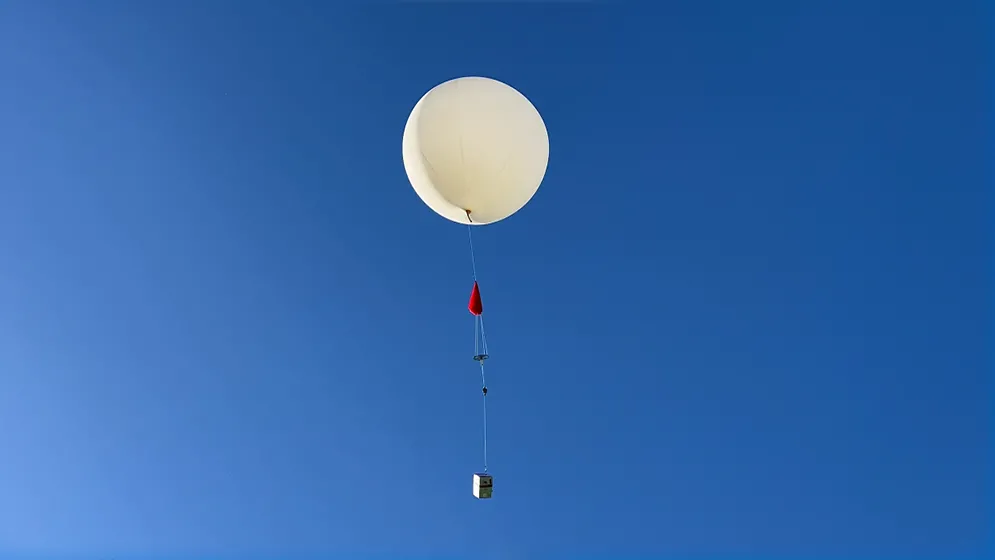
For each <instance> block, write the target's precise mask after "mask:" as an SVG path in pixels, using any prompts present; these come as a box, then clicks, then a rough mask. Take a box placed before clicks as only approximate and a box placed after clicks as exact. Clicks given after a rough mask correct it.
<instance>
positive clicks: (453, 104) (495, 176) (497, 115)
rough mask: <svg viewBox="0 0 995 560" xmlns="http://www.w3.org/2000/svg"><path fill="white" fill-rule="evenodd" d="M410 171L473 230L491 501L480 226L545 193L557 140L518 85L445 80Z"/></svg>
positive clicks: (481, 494) (425, 109) (429, 98)
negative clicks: (477, 244)
mask: <svg viewBox="0 0 995 560" xmlns="http://www.w3.org/2000/svg"><path fill="white" fill-rule="evenodd" d="M401 145H402V146H401V151H402V156H403V158H404V170H405V172H406V173H407V175H408V180H409V181H410V182H411V186H412V187H413V188H414V189H415V193H417V194H418V197H419V198H421V200H422V202H424V203H425V204H426V205H427V206H428V207H429V208H431V209H432V210H434V211H435V212H436V213H437V214H439V215H440V216H442V217H443V218H446V219H448V220H451V221H453V222H456V223H458V224H463V225H466V226H467V232H468V237H469V241H470V265H471V270H472V271H473V289H472V291H471V293H470V302H469V304H468V306H467V308H468V309H469V311H470V313H471V314H472V315H473V317H474V352H473V359H474V360H475V361H477V362H478V363H479V364H480V382H481V392H482V393H483V404H484V406H483V409H484V429H483V450H484V465H483V471H481V472H477V473H474V475H473V495H474V497H476V498H478V499H486V498H490V497H491V494H492V491H493V477H492V476H491V474H490V473H489V472H488V470H487V379H486V377H485V375H484V362H485V361H486V360H487V358H488V357H489V356H488V354H487V339H486V336H485V335H484V318H483V312H484V307H483V302H482V300H481V297H480V288H479V285H478V284H477V265H476V258H475V256H474V254H473V227H474V226H484V225H488V224H493V223H495V222H499V221H501V220H503V219H505V218H507V217H509V216H511V215H512V214H514V213H515V212H518V211H519V210H521V209H522V208H523V207H524V206H525V205H526V204H527V203H528V202H529V200H531V199H532V197H533V196H534V195H535V193H536V191H538V190H539V184H540V183H542V179H543V176H545V174H546V166H547V164H548V163H549V136H548V134H547V132H546V125H545V123H543V120H542V117H541V116H540V115H539V111H537V110H536V108H535V106H533V105H532V103H531V102H530V101H529V100H528V99H527V98H526V97H525V96H524V95H522V94H521V93H519V92H518V91H517V90H516V89H515V88H513V87H511V86H509V85H507V84H505V83H502V82H499V81H497V80H494V79H491V78H482V77H465V78H456V79H453V80H449V81H447V82H443V83H441V84H439V85H437V86H435V87H434V88H432V89H431V90H429V91H428V93H426V94H425V95H424V96H422V98H421V99H420V100H419V101H418V103H417V104H415V107H414V109H412V110H411V115H410V116H409V117H408V122H407V124H406V125H405V127H404V136H403V139H402V142H401Z"/></svg>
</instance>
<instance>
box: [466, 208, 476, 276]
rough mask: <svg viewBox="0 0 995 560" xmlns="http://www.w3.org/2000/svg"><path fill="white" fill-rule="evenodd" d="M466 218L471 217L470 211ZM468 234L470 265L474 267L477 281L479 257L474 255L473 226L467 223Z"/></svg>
mask: <svg viewBox="0 0 995 560" xmlns="http://www.w3.org/2000/svg"><path fill="white" fill-rule="evenodd" d="M466 218H467V219H468V220H469V219H470V213H469V212H467V213H466ZM466 235H467V238H469V239H470V265H471V266H472V267H473V281H474V282H476V281H477V257H475V256H474V255H473V226H471V225H470V224H467V225H466Z"/></svg>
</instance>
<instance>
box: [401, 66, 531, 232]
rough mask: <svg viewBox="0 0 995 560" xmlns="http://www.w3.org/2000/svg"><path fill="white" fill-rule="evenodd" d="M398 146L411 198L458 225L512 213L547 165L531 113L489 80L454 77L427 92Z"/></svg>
mask: <svg viewBox="0 0 995 560" xmlns="http://www.w3.org/2000/svg"><path fill="white" fill-rule="evenodd" d="M401 144H402V154H403V157H404V170H405V171H406V172H407V174H408V180H409V181H411V186H412V187H414V189H415V192H416V193H417V194H418V196H419V198H421V199H422V201H423V202H424V203H425V204H427V205H428V207H429V208H431V209H432V210H434V211H435V212H436V213H438V214H439V215H441V216H442V217H444V218H448V219H450V220H452V221H454V222H458V223H461V224H467V223H472V224H474V225H485V224H490V223H494V222H497V221H499V220H503V219H505V218H507V217H508V216H511V215H512V214H514V213H515V212H517V211H518V210H520V209H521V208H522V207H523V206H525V204H526V203H528V201H529V200H531V199H532V196H533V195H535V193H536V191H537V190H538V189H539V183H541V182H542V178H543V176H544V175H545V174H546V164H547V163H548V162H549V136H548V135H547V134H546V125H545V124H544V123H543V122H542V117H541V116H539V112H538V111H537V110H536V108H535V107H534V106H533V105H532V103H531V102H529V100H528V99H526V98H525V96H524V95H522V94H521V93H519V92H518V91H517V90H515V89H514V88H512V87H511V86H508V85H506V84H504V83H502V82H499V81H497V80H492V79H490V78H478V77H468V78H457V79H455V80H449V81H448V82H444V83H442V84H439V85H438V86H435V87H434V88H432V89H431V90H429V92H428V93H426V94H425V95H424V96H423V97H422V98H421V100H419V101H418V103H417V104H416V105H415V108H414V109H412V111H411V115H410V116H409V117H408V122H407V124H406V125H405V127H404V138H403V140H402V142H401ZM467 212H469V213H470V216H469V219H467Z"/></svg>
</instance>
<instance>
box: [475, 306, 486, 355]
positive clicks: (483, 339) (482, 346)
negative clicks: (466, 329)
mask: <svg viewBox="0 0 995 560" xmlns="http://www.w3.org/2000/svg"><path fill="white" fill-rule="evenodd" d="M477 321H478V322H479V323H480V349H481V350H482V353H484V354H487V335H486V334H485V333H484V316H483V315H480V316H478V317H477Z"/></svg>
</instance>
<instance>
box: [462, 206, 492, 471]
mask: <svg viewBox="0 0 995 560" xmlns="http://www.w3.org/2000/svg"><path fill="white" fill-rule="evenodd" d="M466 219H467V220H468V221H470V222H473V220H472V219H471V218H470V212H469V211H467V213H466ZM466 235H467V239H468V240H469V242H470V266H471V268H472V271H473V281H474V283H476V282H477V257H476V256H475V255H474V252H473V226H472V225H471V224H467V225H466ZM473 355H474V357H475V358H478V360H479V361H480V387H481V393H482V394H483V408H484V472H487V392H486V391H487V378H486V377H485V375H484V359H485V358H484V356H486V355H487V337H486V336H485V335H484V318H483V316H481V315H475V316H474V321H473Z"/></svg>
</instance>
